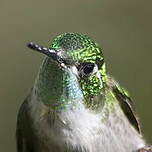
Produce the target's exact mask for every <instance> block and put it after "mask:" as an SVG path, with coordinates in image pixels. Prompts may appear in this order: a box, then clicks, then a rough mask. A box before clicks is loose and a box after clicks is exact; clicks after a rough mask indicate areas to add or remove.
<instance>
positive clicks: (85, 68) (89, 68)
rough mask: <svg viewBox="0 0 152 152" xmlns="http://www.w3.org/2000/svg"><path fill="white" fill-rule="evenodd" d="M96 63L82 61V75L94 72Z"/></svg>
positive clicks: (80, 69) (79, 68)
mask: <svg viewBox="0 0 152 152" xmlns="http://www.w3.org/2000/svg"><path fill="white" fill-rule="evenodd" d="M94 66H95V64H94V63H81V64H80V65H79V66H78V70H79V72H80V75H81V76H89V75H91V74H92V72H93V69H94Z"/></svg>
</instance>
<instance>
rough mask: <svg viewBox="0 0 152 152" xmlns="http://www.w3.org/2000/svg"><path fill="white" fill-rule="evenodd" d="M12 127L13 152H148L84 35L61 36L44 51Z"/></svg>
mask: <svg viewBox="0 0 152 152" xmlns="http://www.w3.org/2000/svg"><path fill="white" fill-rule="evenodd" d="M28 47H29V48H31V49H33V50H36V51H38V52H41V53H43V54H45V55H47V57H45V58H44V61H43V63H42V65H41V67H40V70H39V73H38V76H37V78H36V81H35V83H34V86H33V89H32V91H31V93H30V95H29V97H28V98H27V99H26V100H25V102H24V104H23V105H22V106H21V109H20V111H19V115H18V122H17V146H18V147H17V149H18V152H101V151H102V152H144V151H145V150H147V152H150V147H146V142H145V141H144V139H143V137H142V134H141V132H140V126H139V122H138V119H137V117H136V114H135V112H134V108H133V102H132V100H131V98H130V96H129V94H128V93H127V91H126V90H125V89H124V88H121V87H120V86H119V84H118V83H117V82H116V81H115V80H114V79H113V78H111V77H110V76H109V75H108V74H107V73H106V64H105V62H104V56H103V53H102V51H103V50H102V49H101V48H100V46H99V45H98V44H97V43H96V42H95V41H93V40H92V39H91V38H89V37H88V36H86V35H83V34H78V33H65V34H62V35H59V36H57V38H55V39H54V40H53V42H52V43H51V45H50V48H45V47H43V46H39V45H37V44H34V43H29V44H28Z"/></svg>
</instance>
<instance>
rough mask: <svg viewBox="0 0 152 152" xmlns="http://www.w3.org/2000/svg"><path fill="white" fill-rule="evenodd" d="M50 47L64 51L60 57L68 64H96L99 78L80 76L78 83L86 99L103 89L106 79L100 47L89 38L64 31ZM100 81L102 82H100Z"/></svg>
mask: <svg viewBox="0 0 152 152" xmlns="http://www.w3.org/2000/svg"><path fill="white" fill-rule="evenodd" d="M50 47H51V48H56V49H60V48H62V49H63V50H65V51H66V54H65V53H63V55H62V57H63V58H66V61H67V62H69V63H70V64H72V63H74V64H75V65H76V66H79V65H80V64H81V63H94V64H97V66H98V70H99V71H100V74H101V80H99V78H98V77H96V76H95V74H94V75H91V76H90V77H87V78H86V77H84V78H80V79H79V80H80V84H81V87H82V90H83V93H84V96H85V97H86V98H87V100H90V98H93V97H94V96H96V95H98V94H100V93H102V91H104V83H105V81H106V77H107V75H106V67H105V63H104V57H103V54H102V49H101V48H100V47H99V45H98V44H97V43H96V42H94V41H93V40H92V39H91V38H89V37H88V36H86V35H83V34H78V33H65V34H62V35H60V36H58V37H57V38H56V39H55V40H54V41H53V42H52V44H51V46H50ZM101 81H102V82H101Z"/></svg>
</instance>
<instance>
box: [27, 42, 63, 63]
mask: <svg viewBox="0 0 152 152" xmlns="http://www.w3.org/2000/svg"><path fill="white" fill-rule="evenodd" d="M27 47H29V48H30V49H32V50H35V51H38V52H40V53H43V54H45V55H47V56H49V57H51V58H52V59H53V60H55V61H57V62H58V63H60V64H61V63H65V60H64V59H63V58H61V57H60V56H59V55H58V54H57V53H58V52H59V51H61V49H54V48H46V47H43V46H41V45H38V44H34V43H33V42H30V43H28V44H27Z"/></svg>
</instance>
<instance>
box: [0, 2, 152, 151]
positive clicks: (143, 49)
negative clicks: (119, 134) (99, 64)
mask: <svg viewBox="0 0 152 152" xmlns="http://www.w3.org/2000/svg"><path fill="white" fill-rule="evenodd" d="M63 32H81V33H85V34H88V35H89V36H90V37H92V38H93V39H95V40H96V41H97V42H98V43H100V44H101V46H102V48H103V49H104V55H105V58H106V61H107V66H108V72H109V73H110V74H111V75H113V76H114V77H115V78H116V79H117V80H118V81H119V82H120V83H121V84H122V85H123V86H124V87H126V88H127V89H128V90H129V92H130V93H131V95H132V98H133V100H134V101H135V105H136V109H137V111H138V114H139V117H140V120H141V123H142V128H143V132H144V134H145V137H146V139H147V141H148V142H150V143H152V131H151V129H152V112H151V107H152V99H151V96H152V68H151V67H152V1H150V0H146V1H144V0H115V1H113V0H45V1H40V0H25V1H21V0H13V1H10V0H0V151H1V152H9V151H11V152H15V151H16V148H15V126H16V116H17V112H18V109H19V106H20V104H21V103H22V102H23V100H24V98H25V97H26V95H27V94H28V92H29V89H30V88H31V86H32V84H33V81H34V78H35V76H36V74H37V71H38V68H39V65H40V63H41V61H42V59H43V55H40V54H38V53H35V52H33V51H31V50H29V49H28V48H26V43H27V42H29V41H34V42H37V43H39V44H42V45H44V46H48V45H49V44H50V42H51V41H52V39H53V38H54V37H55V36H56V35H58V34H60V33H63Z"/></svg>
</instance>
